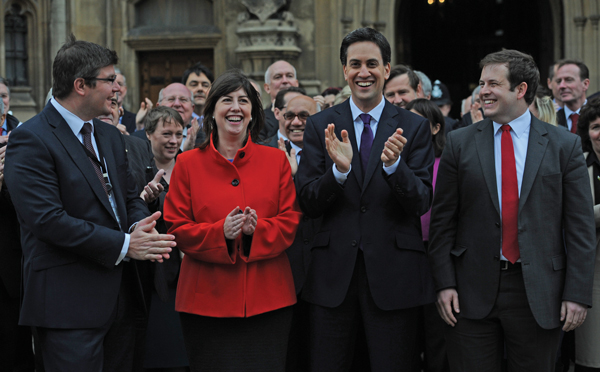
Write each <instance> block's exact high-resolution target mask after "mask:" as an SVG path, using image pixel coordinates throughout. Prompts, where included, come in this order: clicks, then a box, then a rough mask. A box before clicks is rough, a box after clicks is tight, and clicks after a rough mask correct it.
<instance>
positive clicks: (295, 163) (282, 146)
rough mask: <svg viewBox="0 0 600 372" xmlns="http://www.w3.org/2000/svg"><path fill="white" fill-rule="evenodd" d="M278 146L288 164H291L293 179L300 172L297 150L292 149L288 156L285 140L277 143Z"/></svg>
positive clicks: (281, 139)
mask: <svg viewBox="0 0 600 372" xmlns="http://www.w3.org/2000/svg"><path fill="white" fill-rule="evenodd" d="M277 145H278V146H279V150H281V151H283V153H284V154H285V156H286V157H287V160H288V162H289V163H290V168H292V177H294V176H295V175H296V172H297V171H298V161H297V160H296V150H294V149H291V150H290V153H289V154H288V152H287V149H286V148H285V140H284V139H283V138H280V139H279V140H278V141H277Z"/></svg>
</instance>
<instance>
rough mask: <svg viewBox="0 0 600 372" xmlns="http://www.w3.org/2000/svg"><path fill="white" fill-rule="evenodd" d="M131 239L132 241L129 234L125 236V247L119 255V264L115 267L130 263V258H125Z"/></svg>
mask: <svg viewBox="0 0 600 372" xmlns="http://www.w3.org/2000/svg"><path fill="white" fill-rule="evenodd" d="M129 239H131V238H130V236H129V234H125V241H123V247H122V248H121V254H120V255H119V258H118V259H117V263H115V266H117V265H118V264H120V263H121V261H129V257H125V255H126V254H127V251H128V250H129Z"/></svg>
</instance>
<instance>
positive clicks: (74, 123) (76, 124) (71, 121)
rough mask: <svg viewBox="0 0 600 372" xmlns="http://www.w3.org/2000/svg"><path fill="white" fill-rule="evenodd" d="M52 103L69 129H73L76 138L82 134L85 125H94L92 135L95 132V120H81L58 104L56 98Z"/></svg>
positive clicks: (51, 100)
mask: <svg viewBox="0 0 600 372" xmlns="http://www.w3.org/2000/svg"><path fill="white" fill-rule="evenodd" d="M50 103H52V106H54V108H55V109H56V111H58V113H59V114H60V116H62V117H63V119H65V121H66V122H67V125H68V126H69V128H71V131H72V132H73V134H74V135H75V136H77V135H78V134H79V132H81V128H83V124H84V123H90V124H91V125H92V133H93V132H94V120H90V121H83V120H81V119H80V118H79V117H78V116H77V115H75V114H74V113H72V112H71V111H69V110H67V109H66V108H64V107H63V106H62V105H61V104H60V103H58V101H57V100H56V99H55V98H54V97H52V99H50Z"/></svg>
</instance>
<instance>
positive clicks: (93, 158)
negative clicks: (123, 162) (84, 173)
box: [81, 142, 113, 196]
mask: <svg viewBox="0 0 600 372" xmlns="http://www.w3.org/2000/svg"><path fill="white" fill-rule="evenodd" d="M81 146H82V147H83V150H84V151H85V153H86V154H87V156H88V158H90V160H91V161H93V162H94V163H96V164H98V166H100V169H101V170H102V178H103V179H104V184H105V185H106V191H107V192H108V195H109V196H110V194H111V193H112V188H113V187H112V184H111V183H110V180H109V179H108V172H107V170H106V165H105V160H104V156H102V150H101V149H100V144H99V143H98V142H96V147H97V148H98V153H99V154H100V159H102V161H100V160H98V157H97V156H96V154H94V153H92V152H91V151H90V150H88V149H87V147H85V146H84V145H83V143H82V144H81Z"/></svg>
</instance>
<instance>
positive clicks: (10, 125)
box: [0, 76, 19, 136]
mask: <svg viewBox="0 0 600 372" xmlns="http://www.w3.org/2000/svg"><path fill="white" fill-rule="evenodd" d="M0 99H2V103H3V104H4V111H3V112H2V113H0V114H4V115H6V116H5V117H4V119H3V120H2V133H0V135H2V136H6V135H7V134H8V133H10V132H11V131H12V130H13V129H15V128H16V127H17V126H18V125H19V119H17V118H15V117H14V116H12V115H11V114H9V113H8V111H9V110H10V88H9V87H8V81H7V80H6V79H5V78H3V77H1V76H0Z"/></svg>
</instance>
